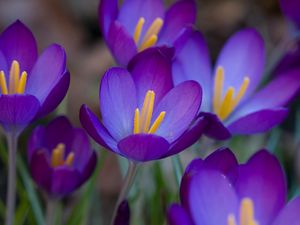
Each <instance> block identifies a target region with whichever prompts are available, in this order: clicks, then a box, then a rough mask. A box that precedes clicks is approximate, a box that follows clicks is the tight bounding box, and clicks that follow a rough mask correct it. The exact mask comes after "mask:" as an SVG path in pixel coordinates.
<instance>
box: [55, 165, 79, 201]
mask: <svg viewBox="0 0 300 225" xmlns="http://www.w3.org/2000/svg"><path fill="white" fill-rule="evenodd" d="M80 181H81V180H80V174H79V172H78V171H77V170H74V169H72V168H70V167H67V166H61V167H57V168H55V169H54V170H53V173H52V183H51V190H50V194H51V195H53V196H55V197H64V196H66V195H68V194H70V193H71V192H73V191H75V189H77V188H78V187H79V186H80V184H81V183H80Z"/></svg>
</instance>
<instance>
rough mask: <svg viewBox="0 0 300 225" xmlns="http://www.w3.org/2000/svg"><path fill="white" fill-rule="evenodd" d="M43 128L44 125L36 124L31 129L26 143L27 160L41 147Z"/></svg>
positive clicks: (42, 143)
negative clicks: (36, 125)
mask: <svg viewBox="0 0 300 225" xmlns="http://www.w3.org/2000/svg"><path fill="white" fill-rule="evenodd" d="M45 130H46V128H45V127H42V126H38V127H36V128H35V129H34V130H33V131H32V133H31V135H30V138H29V140H28V144H27V157H28V161H29V162H30V161H31V159H32V156H33V154H34V153H35V152H36V151H38V150H40V149H41V148H43V145H44V136H45Z"/></svg>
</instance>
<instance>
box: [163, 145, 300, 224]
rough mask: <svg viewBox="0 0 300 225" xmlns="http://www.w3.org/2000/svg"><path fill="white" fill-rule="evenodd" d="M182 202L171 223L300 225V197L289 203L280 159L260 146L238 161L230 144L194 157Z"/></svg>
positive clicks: (173, 209) (171, 215)
mask: <svg viewBox="0 0 300 225" xmlns="http://www.w3.org/2000/svg"><path fill="white" fill-rule="evenodd" d="M180 198H181V205H179V204H174V205H172V206H171V207H170V209H169V212H168V218H169V224H170V225H177V224H178V225H183V224H184V225H287V224H289V225H298V224H299V221H300V215H299V210H300V197H297V198H295V199H293V200H291V201H290V202H288V203H287V204H286V198H287V187H286V180H285V176H284V173H283V170H282V168H281V166H280V163H279V162H278V160H277V159H276V158H275V157H274V156H273V155H271V154H270V153H268V152H267V151H266V150H261V151H259V152H257V153H256V154H255V155H254V156H252V157H251V158H250V159H249V161H248V162H246V163H245V164H238V163H237V160H236V158H235V157H234V155H233V153H232V152H231V151H230V150H229V149H219V150H217V151H216V152H215V153H213V154H211V155H210V156H208V157H207V158H206V159H205V160H201V159H196V160H194V161H192V162H191V163H190V165H189V166H188V168H187V169H186V171H185V174H184V176H183V178H182V181H181V189H180Z"/></svg>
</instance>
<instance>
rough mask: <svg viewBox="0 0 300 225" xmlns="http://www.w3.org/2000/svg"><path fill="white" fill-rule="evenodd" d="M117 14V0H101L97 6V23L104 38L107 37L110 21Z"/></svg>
mask: <svg viewBox="0 0 300 225" xmlns="http://www.w3.org/2000/svg"><path fill="white" fill-rule="evenodd" d="M117 16H118V0H101V1H100V4H99V8H98V18H99V24H100V27H101V29H102V34H103V36H104V38H107V34H108V30H109V27H110V24H111V23H112V21H114V20H115V19H116V18H117Z"/></svg>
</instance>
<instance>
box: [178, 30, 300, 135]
mask: <svg viewBox="0 0 300 225" xmlns="http://www.w3.org/2000/svg"><path fill="white" fill-rule="evenodd" d="M175 47H176V57H175V60H174V64H173V80H174V83H175V85H177V84H180V83H181V82H183V81H186V80H195V81H197V82H198V83H199V84H201V86H202V88H203V103H202V108H201V111H202V113H201V114H202V115H204V116H206V118H207V119H208V121H210V122H209V124H210V125H209V126H208V128H207V130H206V134H207V135H208V136H210V137H213V138H217V139H226V138H229V137H230V136H231V135H235V134H254V133H259V132H265V131H267V130H269V129H271V128H272V127H274V126H275V125H277V124H279V123H281V122H282V121H283V120H284V118H285V117H286V115H287V113H288V110H287V109H286V108H285V107H284V106H285V105H286V104H287V103H288V102H289V101H290V100H291V99H292V98H293V97H294V96H295V95H296V94H297V92H298V90H299V87H300V68H294V69H291V70H286V71H284V72H283V73H281V74H278V75H277V76H276V77H275V78H274V79H273V80H271V81H270V82H269V83H268V84H267V85H265V86H264V87H262V88H258V87H260V86H259V85H260V83H261V81H262V75H263V71H264V64H265V47H264V42H263V39H262V37H261V36H260V35H259V33H258V32H257V31H255V30H254V29H251V28H248V29H244V30H241V31H239V32H237V33H236V34H234V35H233V36H232V37H231V38H230V39H229V40H228V41H227V43H226V44H225V46H224V47H223V49H222V51H221V53H220V54H219V57H218V59H217V60H216V64H215V68H214V69H212V68H211V63H210V59H209V53H208V48H207V45H206V43H205V41H204V39H203V38H202V36H201V34H200V33H199V32H198V31H194V30H191V29H187V30H186V32H185V33H184V34H183V35H182V36H181V38H180V39H178V40H177V42H176V44H175Z"/></svg>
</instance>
